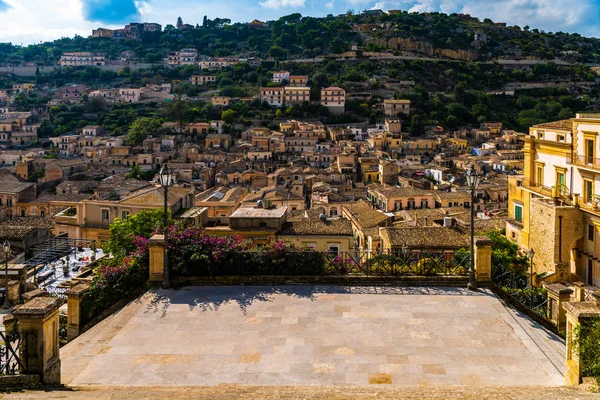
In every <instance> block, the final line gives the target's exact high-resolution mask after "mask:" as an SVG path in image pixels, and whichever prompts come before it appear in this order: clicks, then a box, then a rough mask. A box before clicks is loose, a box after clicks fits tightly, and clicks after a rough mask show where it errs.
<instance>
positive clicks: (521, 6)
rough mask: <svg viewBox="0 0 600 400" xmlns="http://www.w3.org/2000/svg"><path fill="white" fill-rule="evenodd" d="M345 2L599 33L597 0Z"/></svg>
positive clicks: (552, 28)
mask: <svg viewBox="0 0 600 400" xmlns="http://www.w3.org/2000/svg"><path fill="white" fill-rule="evenodd" d="M346 1H347V3H348V4H353V5H357V4H367V3H368V4H373V8H380V9H383V10H390V9H394V8H397V9H402V10H407V11H409V12H432V11H440V12H443V13H447V14H450V13H464V14H470V15H472V16H475V17H478V18H480V19H484V18H490V19H492V20H494V21H496V22H506V23H508V24H509V25H519V26H525V25H529V26H530V27H531V28H539V29H544V30H546V31H552V32H557V31H560V30H562V31H568V32H579V33H582V34H585V33H587V34H591V35H594V34H596V35H597V34H598V31H600V28H599V21H600V11H599V10H600V7H598V6H597V5H596V0H578V1H573V0H380V1H375V0H370V1H369V0H346Z"/></svg>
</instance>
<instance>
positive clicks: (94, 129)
mask: <svg viewBox="0 0 600 400" xmlns="http://www.w3.org/2000/svg"><path fill="white" fill-rule="evenodd" d="M102 134H104V128H102V127H101V126H99V125H88V126H84V127H83V130H82V131H81V136H101V135H102Z"/></svg>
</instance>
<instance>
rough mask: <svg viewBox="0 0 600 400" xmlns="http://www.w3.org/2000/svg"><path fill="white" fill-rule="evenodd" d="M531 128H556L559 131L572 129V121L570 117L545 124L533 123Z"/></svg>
mask: <svg viewBox="0 0 600 400" xmlns="http://www.w3.org/2000/svg"><path fill="white" fill-rule="evenodd" d="M532 128H542V129H558V130H561V131H571V130H572V129H573V121H571V120H570V119H563V120H561V121H552V122H546V123H545V124H537V125H533V126H532Z"/></svg>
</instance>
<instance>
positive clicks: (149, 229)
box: [103, 208, 164, 255]
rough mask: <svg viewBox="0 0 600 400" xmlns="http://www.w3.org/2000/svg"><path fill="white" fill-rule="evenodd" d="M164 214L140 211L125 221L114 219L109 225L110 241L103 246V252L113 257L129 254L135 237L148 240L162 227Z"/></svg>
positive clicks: (157, 211) (132, 248)
mask: <svg viewBox="0 0 600 400" xmlns="http://www.w3.org/2000/svg"><path fill="white" fill-rule="evenodd" d="M163 216H164V212H163V209H162V208H159V209H157V210H146V211H141V212H139V213H137V214H134V215H130V216H128V217H127V218H125V219H118V218H117V219H115V222H113V223H112V224H111V225H110V228H109V232H110V239H109V240H108V241H107V242H106V243H105V244H104V246H103V249H104V251H107V252H110V253H112V254H114V255H122V254H123V252H125V254H129V253H130V252H132V251H133V250H134V249H135V240H136V237H137V236H140V237H143V238H146V239H149V238H150V237H151V236H152V235H153V234H154V232H156V231H157V230H158V229H160V228H161V227H162V224H163Z"/></svg>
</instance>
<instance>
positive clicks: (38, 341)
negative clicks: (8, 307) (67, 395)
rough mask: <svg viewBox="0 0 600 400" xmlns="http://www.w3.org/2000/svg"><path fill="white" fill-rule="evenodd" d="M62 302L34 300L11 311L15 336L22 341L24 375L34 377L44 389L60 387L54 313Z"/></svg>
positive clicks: (40, 298)
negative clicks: (36, 376) (14, 325)
mask: <svg viewBox="0 0 600 400" xmlns="http://www.w3.org/2000/svg"><path fill="white" fill-rule="evenodd" d="M62 304H63V300H61V299H58V298H53V297H36V298H35V299H33V300H31V301H30V302H28V303H26V304H22V305H19V306H17V307H15V309H14V310H13V313H12V314H13V316H14V317H15V318H16V319H18V320H19V332H20V333H21V335H23V337H24V339H25V343H24V344H25V346H23V347H22V348H21V349H22V350H21V351H22V353H21V356H22V357H23V358H26V362H25V363H24V364H25V365H26V370H25V371H22V372H23V373H26V374H38V375H39V376H40V379H41V381H42V382H43V383H44V384H46V385H59V384H60V355H59V352H58V348H59V337H58V329H59V327H58V325H59V322H58V309H59V308H60V306H61V305H62Z"/></svg>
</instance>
